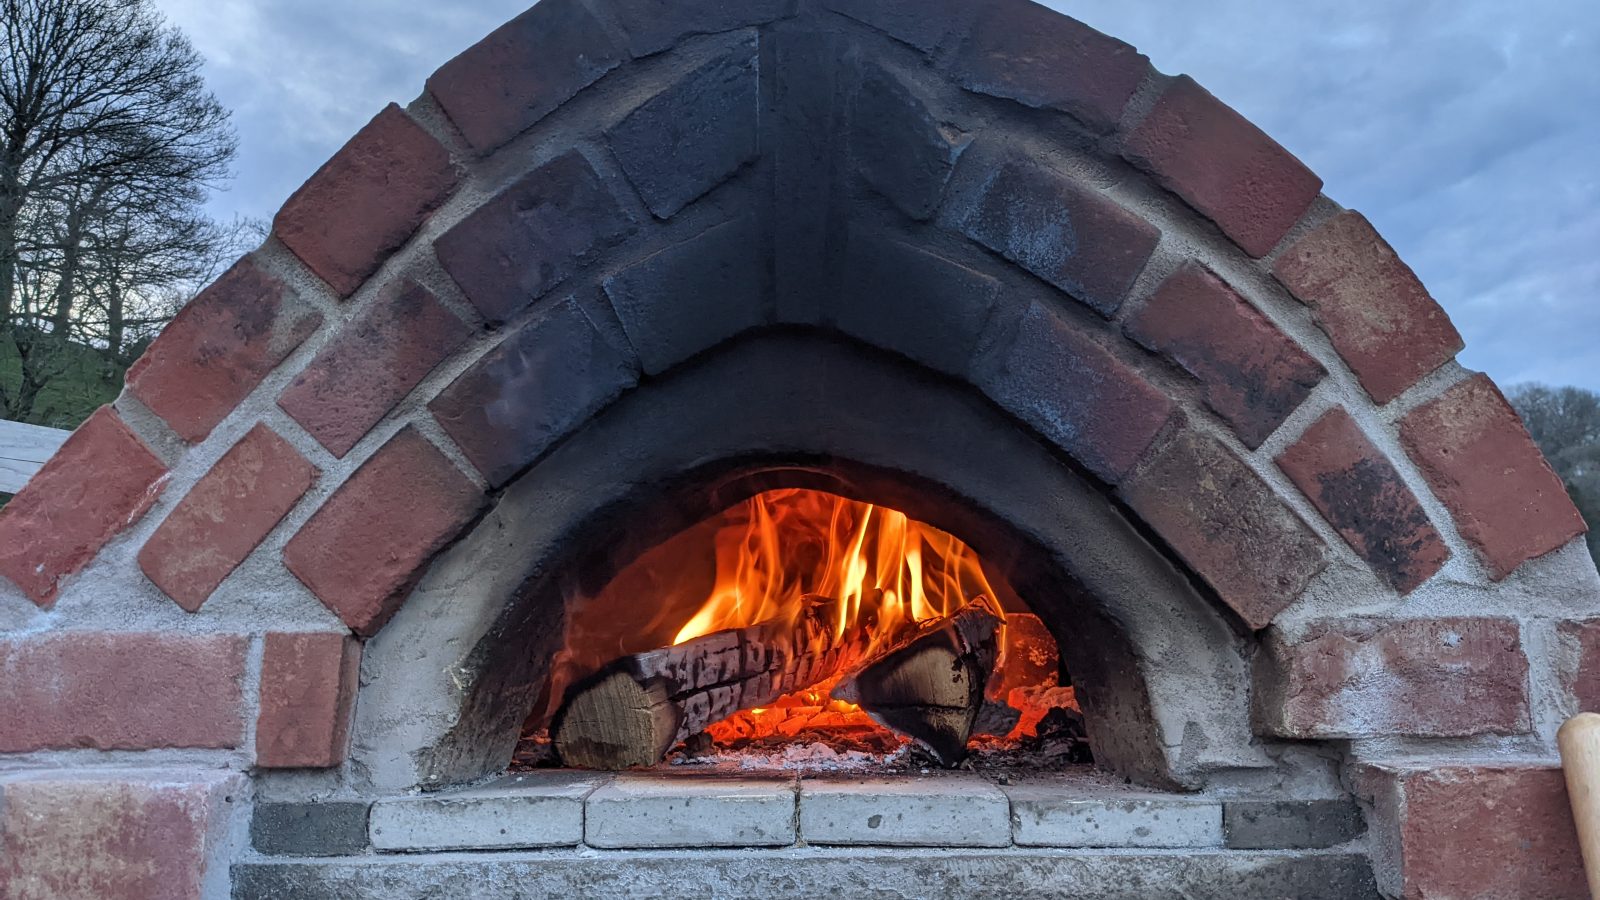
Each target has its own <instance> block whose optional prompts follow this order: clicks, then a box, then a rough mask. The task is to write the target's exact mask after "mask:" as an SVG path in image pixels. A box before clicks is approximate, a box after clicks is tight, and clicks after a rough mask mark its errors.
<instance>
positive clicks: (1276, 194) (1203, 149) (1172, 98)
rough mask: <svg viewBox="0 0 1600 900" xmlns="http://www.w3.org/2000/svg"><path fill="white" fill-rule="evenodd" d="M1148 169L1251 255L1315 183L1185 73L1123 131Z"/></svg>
mask: <svg viewBox="0 0 1600 900" xmlns="http://www.w3.org/2000/svg"><path fill="white" fill-rule="evenodd" d="M1123 152H1124V155H1125V156H1127V157H1128V159H1129V160H1130V161H1132V162H1133V163H1134V164H1135V165H1138V166H1140V167H1141V168H1145V169H1148V170H1149V171H1150V172H1151V173H1153V174H1154V175H1155V177H1156V180H1157V181H1159V182H1160V183H1161V184H1162V186H1163V187H1165V188H1166V189H1167V190H1170V191H1172V192H1173V193H1175V194H1177V195H1178V196H1180V197H1182V198H1183V199H1184V200H1185V201H1187V202H1188V204H1189V205H1190V206H1192V207H1194V208H1195V209H1197V210H1199V211H1200V212H1201V213H1202V214H1204V215H1205V216H1206V218H1208V219H1210V220H1211V221H1213V222H1215V223H1217V227H1218V228H1221V229H1222V233H1223V234H1225V235H1227V236H1228V237H1229V238H1231V239H1232V240H1233V242H1234V243H1236V244H1238V245H1239V247H1240V248H1241V249H1243V250H1244V252H1246V253H1248V254H1250V255H1251V256H1258V257H1259V256H1265V255H1267V253H1268V252H1270V251H1271V250H1272V248H1273V247H1276V246H1277V245H1278V241H1280V240H1282V239H1283V236H1284V235H1285V234H1287V233H1288V231H1289V229H1290V228H1292V227H1294V224H1295V223H1296V222H1299V221H1300V217H1301V216H1303V215H1305V213H1306V210H1308V209H1310V208H1311V201H1313V200H1315V199H1317V194H1318V193H1319V192H1321V190H1322V179H1321V178H1318V177H1317V176H1316V175H1315V174H1313V173H1312V171H1311V170H1310V169H1307V168H1306V167H1305V164H1303V163H1301V162H1300V160H1298V159H1295V158H1294V155H1293V154H1291V153H1290V152H1289V151H1287V150H1285V149H1283V148H1282V147H1280V146H1279V145H1278V143H1277V142H1276V141H1274V140H1273V139H1272V138H1269V137H1267V136H1266V135H1265V134H1263V133H1262V132H1261V129H1259V128H1257V127H1256V126H1254V125H1252V124H1250V122H1248V121H1247V120H1246V119H1245V118H1244V116H1241V115H1239V114H1238V113H1237V112H1234V111H1233V110H1232V109H1231V108H1229V107H1228V106H1227V105H1226V104H1224V103H1223V102H1222V101H1220V100H1218V99H1217V98H1216V97H1213V96H1211V94H1210V93H1209V92H1207V91H1206V89H1205V88H1203V87H1201V86H1200V85H1198V84H1195V82H1194V80H1193V79H1191V78H1189V77H1188V76H1187V75H1180V76H1178V77H1177V78H1175V79H1173V81H1172V83H1171V84H1170V85H1169V86H1168V87H1167V89H1166V91H1165V92H1164V93H1162V95H1161V98H1160V99H1159V100H1157V101H1156V105H1155V107H1154V108H1153V109H1151V110H1150V114H1149V115H1148V116H1146V117H1145V119H1144V121H1143V122H1141V123H1139V126H1138V127H1137V128H1135V129H1134V131H1133V133H1132V134H1131V135H1129V136H1128V141H1127V144H1126V146H1125V148H1124V151H1123Z"/></svg>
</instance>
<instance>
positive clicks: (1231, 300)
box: [1124, 263, 1327, 450]
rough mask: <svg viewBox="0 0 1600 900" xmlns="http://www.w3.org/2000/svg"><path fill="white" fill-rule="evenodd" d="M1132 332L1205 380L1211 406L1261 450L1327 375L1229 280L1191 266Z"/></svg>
mask: <svg viewBox="0 0 1600 900" xmlns="http://www.w3.org/2000/svg"><path fill="white" fill-rule="evenodd" d="M1124 327H1125V328H1126V329H1127V332H1128V335H1129V336H1130V337H1132V338H1133V339H1134V340H1136V341H1138V342H1139V343H1141V344H1143V345H1144V346H1146V347H1149V348H1150V349H1151V350H1154V351H1156V352H1157V353H1162V354H1165V355H1166V356H1168V357H1170V358H1171V359H1172V360H1173V361H1174V362H1176V363H1177V364H1178V365H1180V366H1182V367H1183V369H1184V371H1186V372H1188V373H1189V374H1190V375H1193V376H1194V377H1195V378H1196V379H1198V380H1199V381H1200V384H1201V387H1202V389H1203V390H1204V392H1205V394H1204V396H1205V402H1206V406H1208V407H1210V408H1211V410H1212V411H1213V412H1215V413H1216V414H1217V415H1219V416H1221V417H1222V418H1223V419H1226V420H1227V422H1228V424H1229V425H1231V426H1232V427H1233V432H1234V434H1237V435H1238V436H1239V440H1241V441H1243V442H1244V445H1245V446H1246V447H1249V448H1250V449H1252V450H1254V449H1255V448H1257V447H1259V446H1261V442H1262V441H1265V440H1266V439H1267V437H1268V436H1269V435H1271V434H1272V432H1274V431H1276V430H1277V428H1278V426H1279V425H1282V424H1283V420H1284V419H1285V418H1287V417H1288V415H1289V414H1290V413H1292V412H1294V411H1295V410H1296V409H1297V408H1299V406H1300V404H1301V403H1304V402H1305V399H1306V397H1307V396H1309V395H1310V394H1311V389H1312V388H1314V387H1316V386H1317V383H1318V382H1320V381H1321V380H1322V378H1323V376H1324V375H1326V374H1327V372H1326V371H1325V370H1324V369H1323V368H1322V366H1321V364H1319V363H1318V362H1317V361H1316V360H1314V359H1312V358H1311V356H1310V354H1308V353H1306V352H1305V351H1304V350H1302V349H1300V345H1299V344H1296V343H1295V342H1294V341H1293V340H1291V339H1290V338H1289V337H1288V335H1285V334H1284V333H1283V332H1281V331H1279V330H1278V329H1277V327H1276V326H1274V325H1273V324H1272V323H1271V322H1269V321H1267V317H1266V316H1263V315H1262V314H1261V313H1260V312H1258V311H1257V310H1256V309H1255V307H1253V306H1251V305H1250V304H1249V303H1246V302H1245V300H1244V298H1242V297H1240V296H1239V295H1238V294H1236V293H1234V292H1233V289H1232V288H1230V287H1228V285H1227V284H1225V283H1224V282H1223V281H1222V279H1220V278H1218V277H1217V276H1216V275H1214V274H1212V273H1211V272H1209V271H1207V270H1206V269H1205V267H1203V266H1200V265H1198V264H1196V263H1187V264H1185V265H1184V266H1183V268H1181V269H1179V270H1178V271H1177V272H1176V273H1174V274H1173V275H1171V276H1170V277H1168V278H1167V280H1166V281H1163V282H1162V283H1161V286H1160V287H1158V288H1156V292H1155V294H1153V295H1152V296H1151V297H1150V300H1149V301H1148V302H1147V303H1145V305H1144V306H1143V307H1141V308H1139V309H1138V310H1136V311H1135V312H1134V314H1133V315H1132V316H1130V317H1129V318H1128V321H1127V323H1126V325H1125V326H1124Z"/></svg>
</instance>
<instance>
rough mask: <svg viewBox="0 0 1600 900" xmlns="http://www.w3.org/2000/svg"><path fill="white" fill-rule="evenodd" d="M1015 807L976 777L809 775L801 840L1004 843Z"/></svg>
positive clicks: (802, 802)
mask: <svg viewBox="0 0 1600 900" xmlns="http://www.w3.org/2000/svg"><path fill="white" fill-rule="evenodd" d="M1010 812H1011V806H1010V804H1009V803H1008V802H1007V801H1006V796H1005V794H1002V793H1001V792H1000V789H999V788H997V787H995V786H994V785H992V784H990V783H989V782H987V781H984V780H983V779H981V778H978V777H976V776H965V777H933V778H915V777H904V778H896V777H892V776H891V777H886V778H876V779H862V778H853V779H845V778H842V777H841V778H805V779H803V780H802V781H801V782H800V839H801V840H803V841H805V842H806V843H807V844H847V845H848V844H862V845H869V846H870V845H874V844H877V845H887V846H897V847H1004V846H1006V845H1007V844H1010V843H1011V822H1010Z"/></svg>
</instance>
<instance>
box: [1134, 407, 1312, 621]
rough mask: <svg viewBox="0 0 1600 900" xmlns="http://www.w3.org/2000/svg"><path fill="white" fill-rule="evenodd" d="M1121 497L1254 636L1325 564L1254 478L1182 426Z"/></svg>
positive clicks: (1303, 530) (1305, 533) (1300, 527)
mask: <svg viewBox="0 0 1600 900" xmlns="http://www.w3.org/2000/svg"><path fill="white" fill-rule="evenodd" d="M1121 494H1122V497H1123V499H1124V500H1125V501H1126V502H1127V503H1128V505H1129V506H1130V507H1132V508H1133V511H1134V512H1135V513H1137V514H1138V515H1139V517H1140V518H1141V519H1143V520H1144V522H1145V523H1146V524H1147V525H1149V526H1150V527H1151V528H1153V529H1155V531H1156V533H1157V534H1159V535H1160V536H1161V537H1162V538H1164V539H1165V540H1166V542H1167V544H1168V545H1169V546H1171V548H1172V549H1173V551H1174V552H1176V553H1177V554H1178V556H1179V557H1180V558H1181V559H1182V560H1183V561H1184V562H1185V563H1187V564H1188V566H1189V568H1191V569H1193V570H1194V571H1195V572H1196V573H1197V574H1198V575H1199V576H1200V577H1201V578H1202V579H1204V580H1205V582H1206V583H1207V584H1209V585H1211V587H1212V589H1213V590H1215V591H1216V592H1217V597H1218V598H1219V599H1220V600H1222V602H1223V603H1225V604H1227V605H1228V607H1229V608H1230V609H1232V610H1233V611H1234V612H1236V613H1238V614H1239V617H1240V618H1242V619H1244V621H1245V624H1247V625H1249V626H1250V627H1251V628H1253V629H1259V628H1265V627H1266V626H1267V625H1269V624H1271V622H1272V620H1273V618H1274V617H1276V616H1277V615H1278V613H1280V612H1282V611H1283V610H1284V609H1285V608H1286V607H1288V606H1289V604H1291V603H1293V602H1294V601H1295V600H1296V599H1297V598H1298V597H1299V596H1300V594H1301V593H1302V592H1304V591H1305V589H1306V585H1307V584H1308V583H1309V582H1310V581H1311V577H1312V576H1313V575H1316V574H1317V573H1318V572H1320V571H1322V568H1323V566H1324V565H1325V564H1326V559H1325V557H1324V550H1325V548H1324V546H1323V544H1322V541H1321V539H1319V538H1318V537H1317V536H1316V535H1315V534H1314V533H1312V531H1311V530H1310V529H1309V528H1307V527H1306V524H1305V523H1304V522H1302V521H1300V517H1299V516H1297V515H1295V513H1294V511H1293V510H1291V509H1289V508H1288V507H1287V506H1285V505H1284V504H1283V501H1281V500H1279V499H1278V497H1277V496H1276V495H1274V494H1273V493H1272V489H1271V488H1270V487H1268V486H1267V484H1266V482H1264V481H1262V480H1261V477H1260V476H1259V475H1257V474H1256V473H1255V472H1253V471H1251V470H1250V468H1249V467H1248V466H1246V465H1245V464H1244V463H1243V462H1241V461H1240V460H1239V458H1238V457H1236V456H1234V455H1233V453H1232V451H1230V450H1228V448H1226V447H1224V446H1222V445H1221V444H1220V443H1218V442H1217V441H1215V440H1213V439H1212V438H1209V437H1207V436H1205V435H1203V434H1200V433H1199V432H1196V431H1194V430H1193V429H1191V428H1189V427H1187V426H1185V427H1184V428H1182V429H1180V430H1179V431H1178V432H1177V433H1176V434H1175V435H1174V436H1173V437H1172V438H1171V439H1170V440H1168V441H1167V442H1166V443H1165V445H1164V446H1162V447H1160V448H1159V449H1157V450H1155V451H1153V452H1152V453H1151V456H1150V459H1149V461H1148V462H1147V463H1145V464H1144V465H1143V466H1141V468H1140V470H1139V471H1138V472H1136V473H1135V474H1134V475H1133V476H1132V477H1130V478H1129V480H1128V481H1127V482H1126V483H1125V484H1123V486H1122V488H1121Z"/></svg>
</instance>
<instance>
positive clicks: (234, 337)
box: [128, 258, 322, 444]
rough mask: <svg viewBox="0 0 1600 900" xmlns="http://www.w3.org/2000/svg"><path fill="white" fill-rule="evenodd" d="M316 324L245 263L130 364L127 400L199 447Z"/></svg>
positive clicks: (317, 319)
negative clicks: (134, 401) (136, 401)
mask: <svg viewBox="0 0 1600 900" xmlns="http://www.w3.org/2000/svg"><path fill="white" fill-rule="evenodd" d="M321 324H322V314H321V313H319V312H317V311H316V310H315V309H313V308H312V307H311V306H309V305H307V304H306V303H305V302H304V301H302V300H300V299H299V298H297V297H295V296H294V294H292V293H290V292H289V291H288V289H287V288H285V287H284V285H283V283H282V282H280V281H279V280H278V279H276V278H273V277H272V276H271V275H268V274H266V273H265V272H263V271H261V269H259V268H258V267H257V266H256V264H255V263H254V262H253V261H251V260H250V259H248V258H246V259H242V260H240V261H239V262H238V263H236V264H235V265H234V266H233V268H231V269H229V270H228V271H227V272H225V273H223V275H222V277H221V278H218V279H217V280H216V282H215V283H213V284H212V285H211V286H210V287H208V288H206V289H205V290H204V291H201V292H200V295H199V296H198V297H195V298H194V299H193V300H191V301H189V305H188V306H185V307H184V308H183V309H182V310H180V311H179V312H178V315H177V318H174V319H173V320H172V322H171V323H170V324H168V325H167V327H166V329H165V330H163V331H162V332H161V336H160V337H158V338H156V340H155V343H153V344H151V345H150V349H148V350H146V351H145V353H144V356H141V357H140V358H139V361H138V362H136V363H134V364H133V367H132V368H130V369H129V370H128V392H129V393H131V394H132V395H133V396H134V397H137V398H138V399H139V401H140V402H142V403H143V404H144V405H145V406H148V407H150V409H151V410H152V411H154V412H155V414H156V415H158V416H160V417H161V418H163V419H165V420H167V424H168V425H171V426H172V429H173V430H174V431H176V432H177V433H178V435H179V436H180V437H182V438H183V439H184V440H185V441H188V442H189V443H191V444H193V443H197V442H199V441H202V440H205V437H206V435H208V434H210V433H211V429H212V428H215V427H216V425H217V423H218V422H220V421H222V420H223V418H225V417H226V416H227V415H228V413H230V412H233V408H234V407H235V406H238V405H239V401H241V400H243V399H244V398H245V396H246V395H248V394H249V393H250V392H251V391H252V390H254V389H255V387H256V385H258V384H260V383H261V379H263V378H265V377H267V373H269V372H271V371H272V370H273V369H275V368H277V366H278V363H281V362H283V360H284V359H285V358H286V357H287V356H288V355H289V354H290V353H292V352H294V349H295V348H296V347H298V346H300V345H301V344H302V343H303V342H304V341H305V339H306V338H308V337H310V336H311V334H312V332H314V331H316V330H317V327H318V326H319V325H321Z"/></svg>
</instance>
